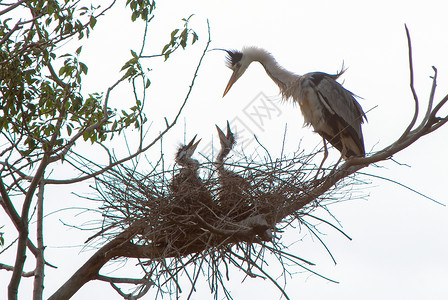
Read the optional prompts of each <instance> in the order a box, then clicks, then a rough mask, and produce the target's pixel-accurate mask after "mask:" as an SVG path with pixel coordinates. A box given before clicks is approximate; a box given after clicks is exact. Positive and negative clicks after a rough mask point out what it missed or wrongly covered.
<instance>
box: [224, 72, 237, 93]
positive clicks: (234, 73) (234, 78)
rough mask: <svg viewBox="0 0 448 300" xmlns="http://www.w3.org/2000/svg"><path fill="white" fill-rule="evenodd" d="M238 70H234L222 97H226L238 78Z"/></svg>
mask: <svg viewBox="0 0 448 300" xmlns="http://www.w3.org/2000/svg"><path fill="white" fill-rule="evenodd" d="M237 74H238V70H235V71H233V74H232V77H230V80H229V83H228V84H227V86H226V90H225V91H224V94H223V95H222V97H224V96H225V95H226V94H227V92H228V91H229V90H230V88H231V87H232V85H233V84H234V83H235V82H236V81H237V80H238V75H237Z"/></svg>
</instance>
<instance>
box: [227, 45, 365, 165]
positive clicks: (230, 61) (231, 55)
mask: <svg viewBox="0 0 448 300" xmlns="http://www.w3.org/2000/svg"><path fill="white" fill-rule="evenodd" d="M225 51H226V52H227V54H228V56H227V66H228V67H229V68H230V69H232V70H233V74H232V76H231V77H230V80H229V83H228V84H227V86H226V89H225V91H224V95H223V97H224V96H225V95H226V94H227V93H228V92H229V90H230V88H231V87H232V85H233V84H234V83H235V82H236V81H237V80H238V79H239V78H240V77H241V76H242V75H243V74H244V72H245V71H246V70H247V68H248V67H249V65H250V64H251V63H252V62H253V61H257V62H259V63H260V64H261V65H262V66H263V67H264V69H265V70H266V73H267V74H268V75H269V77H270V78H271V79H272V80H273V81H274V82H275V83H276V84H277V85H278V87H279V88H280V91H281V94H282V97H283V98H284V99H290V98H292V100H293V101H294V102H297V103H299V106H300V109H301V111H302V114H303V117H304V120H305V125H311V126H313V128H314V131H315V132H317V133H319V134H320V135H321V136H322V138H323V139H324V146H325V158H326V156H327V148H326V144H325V140H327V141H328V142H329V143H330V144H332V145H333V146H334V147H335V148H336V149H338V150H339V151H340V152H341V154H342V156H343V157H344V158H345V159H347V158H349V157H352V156H360V157H363V156H365V149H364V139H363V136H362V131H361V124H362V123H363V119H366V120H367V118H366V116H365V114H364V112H363V110H362V108H361V106H360V105H359V103H358V102H357V101H356V99H355V97H354V95H353V93H351V92H350V91H348V90H347V89H345V88H344V87H343V86H342V85H341V84H339V83H338V82H337V81H336V80H337V79H338V78H339V76H340V75H342V74H343V73H344V71H345V70H341V72H339V73H338V74H335V75H330V74H326V73H322V72H312V73H308V74H305V75H297V74H294V73H292V72H290V71H288V70H286V69H284V68H283V67H282V66H280V65H279V64H278V63H277V61H276V60H275V59H274V57H273V56H272V54H271V53H269V52H267V51H266V50H264V49H261V48H257V47H246V48H243V50H242V51H236V50H225Z"/></svg>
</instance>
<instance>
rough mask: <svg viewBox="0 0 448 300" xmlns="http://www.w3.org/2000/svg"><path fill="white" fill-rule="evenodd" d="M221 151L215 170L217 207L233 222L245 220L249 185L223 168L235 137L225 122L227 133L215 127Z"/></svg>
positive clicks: (249, 209)
mask: <svg viewBox="0 0 448 300" xmlns="http://www.w3.org/2000/svg"><path fill="white" fill-rule="evenodd" d="M216 130H217V131H218V136H219V142H220V144H221V150H220V151H219V153H218V155H217V157H216V169H217V170H218V174H219V178H218V179H219V184H220V188H219V194H218V195H219V205H220V207H221V211H222V213H223V214H224V215H226V216H228V217H230V218H231V219H233V220H235V221H240V220H243V219H245V218H246V217H248V216H249V215H250V212H251V207H250V199H249V198H250V193H249V192H248V190H249V188H250V184H249V183H248V182H247V181H246V180H245V179H244V178H243V177H242V176H240V175H238V174H236V173H235V172H232V171H230V170H228V169H226V168H224V159H225V158H226V157H227V155H229V153H230V151H231V150H232V148H233V147H234V145H235V144H236V140H235V136H234V134H233V132H232V131H231V129H230V125H229V122H227V133H226V134H224V132H223V131H222V130H221V129H220V128H219V127H218V125H216Z"/></svg>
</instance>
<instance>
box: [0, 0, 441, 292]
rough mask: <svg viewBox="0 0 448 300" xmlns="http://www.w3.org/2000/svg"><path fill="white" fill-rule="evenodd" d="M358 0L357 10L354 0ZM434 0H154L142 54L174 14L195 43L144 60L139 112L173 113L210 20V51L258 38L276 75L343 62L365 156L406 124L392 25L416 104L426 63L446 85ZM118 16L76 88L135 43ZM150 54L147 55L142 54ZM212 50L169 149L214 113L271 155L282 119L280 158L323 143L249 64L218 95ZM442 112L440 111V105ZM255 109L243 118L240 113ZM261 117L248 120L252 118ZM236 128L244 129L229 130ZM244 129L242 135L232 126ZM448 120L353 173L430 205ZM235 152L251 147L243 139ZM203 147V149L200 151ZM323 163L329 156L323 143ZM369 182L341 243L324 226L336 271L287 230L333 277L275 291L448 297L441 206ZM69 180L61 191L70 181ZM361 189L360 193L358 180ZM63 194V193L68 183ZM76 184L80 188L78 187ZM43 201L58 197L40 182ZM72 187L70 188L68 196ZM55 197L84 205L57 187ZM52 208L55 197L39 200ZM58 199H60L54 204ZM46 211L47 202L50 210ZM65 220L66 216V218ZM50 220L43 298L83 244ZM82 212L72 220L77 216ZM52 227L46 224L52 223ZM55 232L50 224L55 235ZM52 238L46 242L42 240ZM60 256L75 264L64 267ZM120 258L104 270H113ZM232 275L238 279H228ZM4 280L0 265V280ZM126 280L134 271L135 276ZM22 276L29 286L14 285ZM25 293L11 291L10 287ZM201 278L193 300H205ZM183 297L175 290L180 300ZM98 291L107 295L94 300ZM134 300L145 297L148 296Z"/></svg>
mask: <svg viewBox="0 0 448 300" xmlns="http://www.w3.org/2000/svg"><path fill="white" fill-rule="evenodd" d="M366 3H367V4H366ZM446 12H447V5H446V3H445V1H441V0H440V1H369V2H364V1H309V0H307V1H276V2H274V1H233V0H228V1H220V2H214V1H165V2H163V1H160V2H158V3H157V11H156V18H155V19H154V20H153V22H152V23H151V25H150V28H149V30H150V33H149V36H148V43H149V44H148V52H147V53H146V54H148V55H149V54H155V53H158V52H159V51H160V49H161V48H162V46H163V45H164V44H165V43H166V42H167V38H168V36H169V33H170V31H171V30H172V29H173V28H174V27H175V26H181V25H182V23H181V21H180V20H181V19H182V18H184V17H188V16H189V15H191V14H195V16H194V17H193V21H192V24H191V25H192V26H193V27H194V29H195V30H197V32H198V34H199V38H200V40H199V42H198V43H197V44H195V45H194V46H192V47H189V49H188V50H187V51H183V52H179V53H177V54H175V56H174V57H173V58H172V59H171V60H170V61H168V62H167V63H166V64H161V63H159V62H157V61H154V67H153V68H154V71H153V72H152V75H150V76H151V80H152V86H151V91H150V94H149V95H150V98H149V102H148V106H147V111H146V113H147V114H148V116H149V117H150V118H151V121H152V122H153V126H154V127H153V130H154V131H153V132H157V131H158V130H159V129H160V128H162V126H163V124H164V120H163V117H164V116H167V117H168V118H172V117H173V116H174V114H175V112H176V110H175V109H176V108H177V107H178V106H179V104H180V103H181V102H182V101H183V98H184V95H185V93H186V91H187V88H188V85H189V84H190V81H191V76H192V74H193V72H194V68H195V66H196V64H197V61H198V59H199V57H200V55H201V53H202V50H203V47H204V46H205V42H206V40H207V24H206V20H207V19H208V20H209V22H210V27H211V36H212V44H211V48H228V49H240V48H242V47H243V46H250V45H254V46H259V47H263V48H265V49H267V50H268V51H270V52H271V53H272V54H273V55H274V56H275V58H276V59H277V61H278V62H279V63H280V64H281V65H282V66H284V67H285V68H286V69H288V70H291V71H293V72H295V73H297V74H304V73H307V72H312V71H323V72H327V73H335V72H336V71H337V70H338V69H340V67H341V65H342V62H344V64H345V66H346V67H348V70H347V72H346V73H345V74H344V76H343V78H342V79H341V82H342V81H343V83H344V86H345V87H346V88H347V89H349V90H351V91H352V92H354V93H355V94H357V95H359V96H360V97H362V99H360V100H359V102H360V104H361V105H362V107H363V108H364V110H365V111H368V110H370V109H372V108H373V109H372V110H371V111H369V112H368V114H367V118H368V121H369V122H368V123H367V124H365V125H364V126H363V132H364V139H365V145H366V151H368V152H369V151H377V150H380V149H382V148H383V147H385V146H387V145H388V144H390V143H391V142H392V141H394V140H396V139H397V138H398V137H399V136H400V135H401V133H402V131H403V130H404V128H406V126H407V124H408V122H409V121H410V120H411V118H412V113H413V100H412V98H411V97H412V95H411V92H410V89H409V68H408V56H407V54H408V49H407V44H406V36H405V30H404V23H406V24H407V25H408V28H409V30H410V33H411V37H412V42H413V51H414V66H415V87H416V90H417V93H418V94H419V96H420V99H421V100H422V109H424V107H425V104H426V101H427V99H428V96H429V90H430V87H431V84H432V82H431V78H430V76H432V75H433V71H432V68H431V66H436V67H437V68H438V70H439V74H438V83H439V85H438V91H437V94H436V99H437V100H440V99H441V98H442V97H443V96H444V95H445V94H446V93H448V58H447V53H448V18H447V17H446ZM128 19H129V12H128V10H127V9H124V8H123V6H122V5H121V4H118V5H116V7H115V8H114V9H113V10H112V11H111V12H110V13H108V14H107V15H106V17H104V18H103V19H102V20H100V21H99V22H98V24H97V27H96V29H95V31H94V32H93V34H92V35H91V41H89V42H87V43H86V44H85V46H84V49H83V52H82V55H83V56H82V58H81V59H82V60H83V61H84V62H86V63H87V65H88V66H89V74H88V77H87V78H86V81H85V86H84V87H83V88H84V90H85V91H86V92H93V91H105V89H106V88H107V87H108V86H110V85H111V84H112V83H114V82H115V81H116V80H117V79H118V78H119V76H118V75H117V72H118V71H119V70H120V68H121V67H122V65H123V64H124V62H126V61H127V60H128V59H129V58H130V56H129V53H130V52H129V50H130V49H134V50H138V49H139V47H140V45H141V29H142V26H141V24H140V26H138V24H131V23H130V22H129V21H128ZM151 51H152V52H151ZM224 57H225V56H224V53H222V52H220V51H215V52H209V53H208V54H207V56H206V58H205V59H204V61H203V65H202V68H201V70H200V72H199V77H198V79H197V82H196V86H195V88H194V91H193V93H192V95H191V98H190V100H189V102H188V104H187V107H186V109H185V110H184V112H183V114H182V116H181V120H180V123H179V126H178V127H177V128H176V129H175V130H173V131H172V132H171V133H170V134H169V135H168V136H167V138H166V139H165V141H164V147H165V151H166V154H167V157H172V153H173V151H174V149H175V147H176V145H177V144H178V143H180V142H183V140H184V132H185V137H186V139H189V138H191V137H192V136H193V135H194V134H198V135H199V136H200V137H201V138H202V139H203V141H202V142H201V146H200V147H199V148H200V150H201V149H202V150H201V151H202V152H203V153H204V155H206V154H208V153H205V152H207V151H208V150H207V149H208V148H207V146H208V145H209V143H211V141H212V140H213V139H216V138H217V137H216V130H215V127H214V125H215V124H218V125H220V126H224V124H225V122H226V120H229V121H233V122H234V124H239V125H238V126H240V127H241V126H242V125H241V124H244V125H245V126H246V130H248V132H253V133H255V134H256V135H257V137H258V138H259V139H260V141H262V142H263V144H264V145H265V146H266V147H267V148H268V149H269V150H270V152H271V154H274V155H278V153H280V151H281V142H282V138H283V133H284V129H285V126H286V124H287V129H288V130H287V135H286V147H287V148H286V149H287V151H290V152H291V153H292V152H293V151H295V150H297V148H298V146H299V144H300V146H301V147H302V148H305V149H307V150H310V151H311V150H312V149H314V148H315V147H319V146H320V145H321V138H320V137H319V136H318V135H317V134H314V133H312V130H311V129H310V128H303V127H302V124H303V118H302V116H301V113H300V109H299V108H298V107H297V106H294V105H292V104H290V103H283V102H281V101H280V96H279V91H278V88H277V86H276V85H275V84H274V83H273V82H272V81H271V80H270V78H269V77H268V76H267V75H266V73H265V72H264V70H263V69H262V68H261V66H260V65H258V64H253V65H251V67H250V68H249V69H248V71H247V72H246V73H245V75H244V76H243V77H242V78H241V79H240V80H239V81H238V82H237V83H236V84H235V85H234V86H233V87H232V89H231V91H230V92H229V93H228V95H227V96H226V97H225V98H224V99H222V93H223V91H224V88H225V86H226V84H227V81H228V79H229V77H230V75H231V71H230V70H229V69H227V68H226V67H225V65H224ZM132 101H133V100H132V96H130V95H128V94H126V93H125V92H123V93H122V94H120V93H117V94H115V95H114V97H113V98H112V105H114V106H115V107H117V108H120V107H129V106H132V105H133V104H132ZM260 103H263V104H265V103H267V104H266V105H268V107H269V108H270V109H271V110H269V111H270V112H272V115H270V116H269V118H266V119H264V121H265V122H263V123H260V122H258V123H257V121H256V120H252V119H251V117H250V116H251V115H250V113H249V112H250V111H251V109H252V108H253V107H254V106H256V105H259V104H260ZM444 112H445V113H447V110H445V111H444ZM252 116H253V115H252ZM258 121H260V120H258ZM241 128H242V127H241ZM243 135H244V134H243ZM447 140H448V127H447V128H443V129H441V130H438V131H437V132H435V133H433V134H431V135H429V136H426V137H424V138H422V139H421V140H419V141H418V142H416V143H415V145H412V146H411V147H409V148H407V149H405V150H404V151H402V152H401V153H399V154H398V155H396V156H394V159H395V160H396V161H398V162H399V163H401V164H403V165H399V164H396V163H394V162H392V161H388V162H381V163H379V164H378V165H377V166H376V167H375V166H371V167H369V168H366V169H363V170H361V171H362V172H364V173H369V174H375V175H379V176H382V177H387V178H390V179H392V180H395V181H398V182H400V183H402V184H404V185H407V186H409V187H411V188H414V189H416V190H418V191H419V192H421V193H424V194H426V195H428V196H430V197H432V198H434V199H436V200H437V201H440V202H442V203H444V204H447V203H448V197H447V195H446V184H447V183H448V175H447V173H446V169H447V168H448V159H447V158H446V155H445V153H446V151H447V150H446V149H447V147H448V141H447ZM246 142H247V143H246V144H245V143H239V144H238V146H239V147H246V146H247V148H245V151H247V149H252V148H251V147H255V143H252V144H250V145H249V142H250V139H247V140H246ZM201 147H202V148H201ZM332 152H333V153H331V154H332V156H331V159H335V160H336V159H337V158H338V155H337V154H338V153H337V151H336V150H332ZM360 178H362V179H364V180H366V181H370V182H371V184H369V185H366V186H364V187H361V188H362V189H363V190H362V193H363V194H364V195H365V196H366V197H365V199H366V200H367V201H366V200H352V201H348V202H342V203H340V204H337V205H333V206H332V207H331V209H332V210H331V211H332V213H333V214H334V215H335V216H336V217H337V218H338V220H339V221H340V222H341V224H342V226H343V229H344V231H345V232H346V233H347V234H348V235H349V236H350V237H351V238H352V239H353V240H352V241H348V240H347V239H345V238H344V237H343V236H342V235H340V234H339V233H338V232H336V231H335V230H332V229H331V228H327V227H325V226H323V227H322V229H323V231H324V233H325V234H326V236H325V237H324V240H325V241H326V243H327V246H328V247H329V248H330V249H331V251H332V253H333V255H334V256H335V258H336V260H337V262H338V264H337V265H336V266H335V265H334V264H333V262H332V260H331V258H330V257H329V256H328V255H327V254H326V252H325V249H324V248H323V247H322V246H321V245H320V244H319V243H318V242H317V241H312V240H310V239H309V237H308V236H307V235H306V233H305V232H300V231H299V230H297V231H294V230H290V231H289V232H287V233H286V234H285V238H286V239H287V240H288V241H294V240H298V239H302V238H303V241H301V242H298V243H296V244H294V246H293V248H292V249H293V250H291V251H293V252H294V254H296V255H298V256H300V257H303V258H305V259H307V260H310V261H313V262H314V263H316V264H317V266H316V268H315V269H314V270H316V271H318V272H320V273H321V274H323V275H325V276H327V277H330V278H332V279H334V280H336V281H339V282H340V283H339V284H334V283H331V282H328V281H325V280H323V279H321V278H318V277H316V276H310V275H309V274H307V273H299V274H295V275H294V277H293V278H292V279H289V280H288V285H287V288H286V291H287V292H288V294H289V295H290V297H291V299H328V298H330V299H447V298H448V284H447V282H448V258H447V253H448V241H447V239H446V237H447V236H448V211H447V208H446V207H443V206H440V205H437V204H435V203H434V202H432V201H430V200H428V199H425V198H424V197H422V196H419V195H418V194H416V193H413V192H410V191H409V190H406V189H405V188H403V187H400V186H398V185H396V184H393V183H390V182H386V181H382V180H377V179H372V178H370V177H369V176H363V177H360ZM72 188H73V186H70V187H69V189H72ZM357 188H358V189H359V188H360V187H359V186H357ZM66 192H67V191H66ZM86 192H88V190H86ZM48 193H49V195H53V196H54V197H56V195H57V194H58V195H61V193H62V192H61V191H58V190H56V189H54V188H53V189H52V188H49V189H48ZM77 193H80V191H77ZM68 197H69V200H67V201H68V202H65V204H66V203H73V204H72V205H73V206H83V205H84V204H83V203H82V202H80V200H79V199H78V198H76V196H74V195H69V196H68ZM47 203H48V205H53V206H52V208H53V209H56V208H57V207H59V206H63V205H61V204H58V203H57V201H47ZM65 204H64V205H65ZM50 210H52V209H50ZM69 215H71V216H74V215H75V212H73V211H72V212H71V213H70V214H69ZM60 217H61V216H60V215H55V216H52V217H50V218H52V219H50V220H52V222H55V224H57V225H55V227H52V231H49V232H51V233H49V234H51V235H53V236H52V237H50V236H49V237H48V238H47V240H46V243H47V245H48V248H47V254H46V255H47V257H49V258H50V259H49V260H50V261H51V262H52V263H53V264H56V265H58V266H59V270H57V271H56V272H53V271H52V270H51V269H47V277H46V283H45V287H46V289H45V295H46V296H49V295H51V293H52V292H53V291H54V290H55V289H56V288H58V287H59V286H60V285H61V284H62V283H63V282H64V281H65V280H66V279H67V278H68V277H69V276H71V274H72V273H73V272H74V271H75V270H76V269H77V268H78V267H79V266H80V263H82V262H84V261H85V260H86V259H87V258H88V257H90V255H92V254H93V253H94V252H93V250H88V249H87V250H84V251H83V252H81V253H80V250H81V249H80V248H79V247H73V248H60V247H61V246H69V245H80V244H82V242H83V241H84V238H85V236H89V234H87V235H84V234H80V238H79V239H78V237H77V236H78V234H79V233H78V232H76V231H75V230H73V229H69V228H66V227H64V226H63V225H62V224H61V223H60V222H59V221H58V219H59V218H60ZM77 218H78V219H77V220H82V218H83V216H82V215H81V216H77ZM53 228H57V229H53ZM55 230H57V232H55ZM54 236H57V238H56V237H54ZM67 257H70V260H71V261H73V263H71V264H69V265H67ZM117 267H118V265H114V266H113V267H111V268H109V270H113V269H115V268H117ZM238 276H239V277H238ZM5 277H6V278H9V275H8V277H7V276H5V272H1V273H0V278H2V279H1V280H3V278H5ZM135 277H138V274H136V276H135ZM241 278H242V275H241V274H239V275H237V276H236V277H235V280H233V281H232V282H231V283H230V286H231V291H232V292H233V294H232V295H233V296H234V298H235V299H278V298H279V297H280V293H279V292H278V291H277V290H276V289H275V287H274V286H273V285H272V284H269V283H268V282H267V281H263V280H262V279H246V280H245V282H244V283H243V284H241V283H240V281H241ZM24 281H25V283H24V284H25V285H26V284H27V283H26V282H27V281H28V282H30V280H24ZM22 288H23V287H22ZM207 289H208V287H207V286H206V285H205V284H204V285H201V286H200V289H199V291H198V293H197V294H196V296H194V297H193V299H204V297H205V296H204V295H209V291H208V290H207ZM109 294H110V295H111V296H108V299H119V297H118V295H116V294H115V293H114V292H113V291H112V289H111V288H109V287H108V285H107V284H105V283H88V284H87V285H86V286H85V287H83V288H82V289H81V290H80V291H79V292H78V293H77V294H76V295H75V297H74V298H73V299H92V298H99V299H103V298H104V297H105V295H109ZM187 294H188V293H185V295H184V297H186V296H187ZM104 299H105V298H104ZM145 299H151V297H150V296H147V298H145Z"/></svg>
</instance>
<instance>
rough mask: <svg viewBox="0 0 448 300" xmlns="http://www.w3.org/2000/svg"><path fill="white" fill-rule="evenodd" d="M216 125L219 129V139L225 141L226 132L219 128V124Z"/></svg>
mask: <svg viewBox="0 0 448 300" xmlns="http://www.w3.org/2000/svg"><path fill="white" fill-rule="evenodd" d="M215 126H216V130H218V135H219V139H220V140H222V141H225V139H226V135H225V134H224V132H222V130H221V128H219V127H218V125H215Z"/></svg>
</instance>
